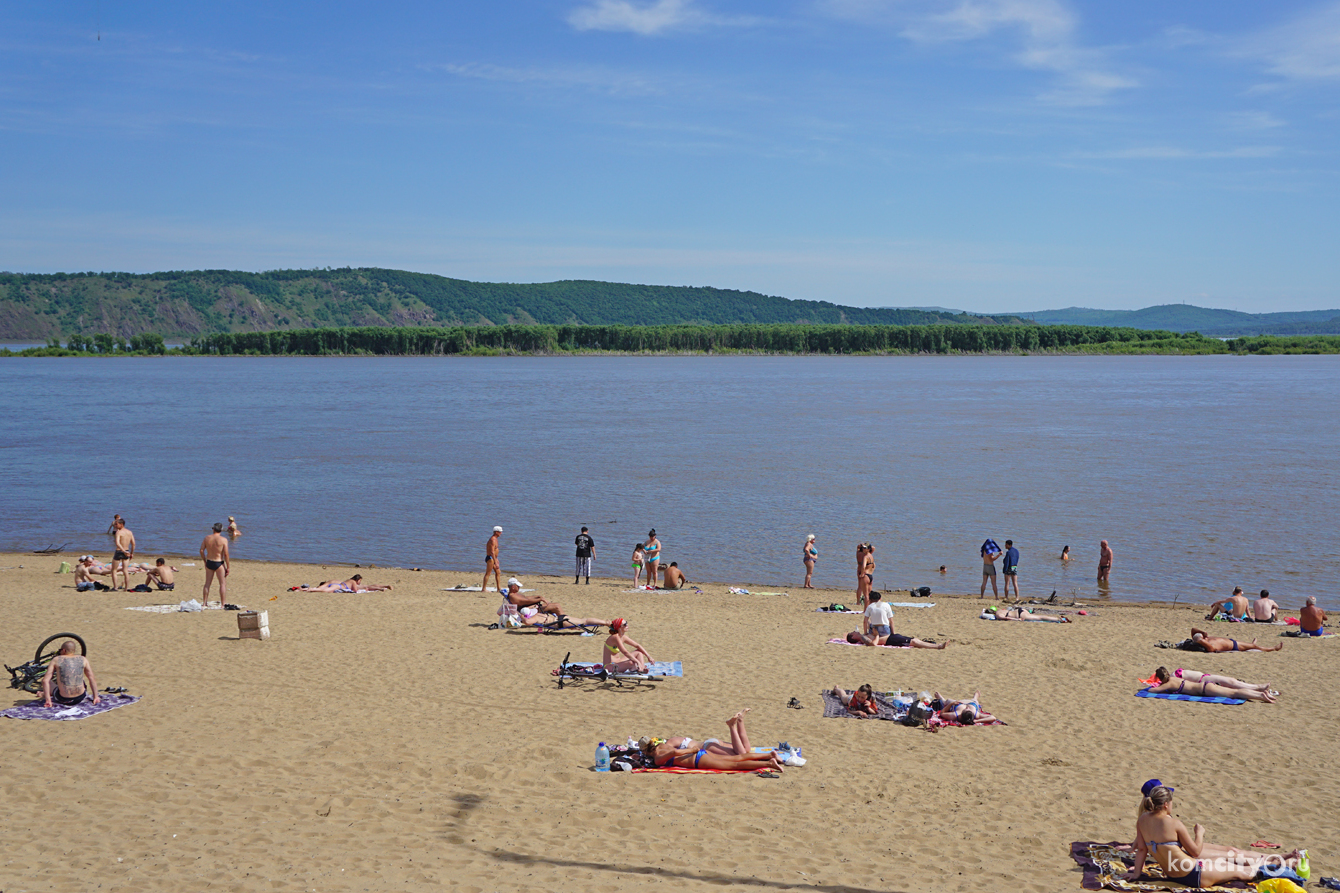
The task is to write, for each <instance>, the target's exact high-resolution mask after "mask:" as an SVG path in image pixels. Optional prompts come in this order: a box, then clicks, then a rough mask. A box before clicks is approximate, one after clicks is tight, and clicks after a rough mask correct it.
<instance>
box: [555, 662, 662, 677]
mask: <svg viewBox="0 0 1340 893" xmlns="http://www.w3.org/2000/svg"><path fill="white" fill-rule="evenodd" d="M568 666H570V667H581V668H583V669H591V670H594V669H597V668H598V667H599V666H600V664H598V663H586V662H584V661H572V662H571V663H569V664H568ZM628 675H634V674H628ZM646 675H648V676H679V677H683V675H684V663H683V661H678V660H658V661H655V662H654V663H651V664H648V665H647V672H646Z"/></svg>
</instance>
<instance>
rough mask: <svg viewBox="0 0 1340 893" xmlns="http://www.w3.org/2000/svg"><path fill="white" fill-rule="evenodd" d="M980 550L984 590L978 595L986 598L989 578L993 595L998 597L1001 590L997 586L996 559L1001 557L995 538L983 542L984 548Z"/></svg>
mask: <svg viewBox="0 0 1340 893" xmlns="http://www.w3.org/2000/svg"><path fill="white" fill-rule="evenodd" d="M979 551H980V552H981V553H982V591H981V594H980V595H978V596H977V597H978V598H984V597H985V596H986V581H987V580H990V581H991V595H992V597H997V596H999V595H1000V590H999V589H997V588H996V559H997V558H999V557H1000V550H999V549H998V548H997V547H996V541H995V540H987V541H986V542H984V543H982V548H981V549H980V550H979ZM1015 588H1018V587H1017V586H1016V587H1015Z"/></svg>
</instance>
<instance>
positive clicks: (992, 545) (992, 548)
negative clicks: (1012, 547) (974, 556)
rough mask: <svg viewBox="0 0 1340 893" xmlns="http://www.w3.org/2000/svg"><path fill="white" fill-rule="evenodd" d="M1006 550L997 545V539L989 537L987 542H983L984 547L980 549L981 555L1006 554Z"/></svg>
mask: <svg viewBox="0 0 1340 893" xmlns="http://www.w3.org/2000/svg"><path fill="white" fill-rule="evenodd" d="M1004 552H1005V550H1004V549H1002V548H1001V547H1000V546H997V545H996V541H995V540H993V539H991V538H990V537H987V540H986V542H984V543H982V548H981V549H979V550H978V553H979V554H981V555H994V554H997V553H1000V554H1004Z"/></svg>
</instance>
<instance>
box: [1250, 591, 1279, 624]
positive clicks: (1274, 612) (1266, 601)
mask: <svg viewBox="0 0 1340 893" xmlns="http://www.w3.org/2000/svg"><path fill="white" fill-rule="evenodd" d="M1279 611H1280V606H1279V605H1277V604H1275V600H1274V599H1273V598H1271V597H1270V590H1269V589H1262V590H1261V594H1260V595H1259V596H1257V599H1256V601H1254V602H1252V620H1253V621H1255V622H1256V623H1275V622H1277V621H1278V620H1279Z"/></svg>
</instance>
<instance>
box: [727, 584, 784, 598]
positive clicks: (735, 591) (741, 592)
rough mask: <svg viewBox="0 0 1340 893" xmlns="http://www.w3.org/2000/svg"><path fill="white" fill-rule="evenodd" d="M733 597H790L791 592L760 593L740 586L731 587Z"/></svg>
mask: <svg viewBox="0 0 1340 893" xmlns="http://www.w3.org/2000/svg"><path fill="white" fill-rule="evenodd" d="M730 593H731V595H784V596H787V597H790V595H791V593H789V592H760V591H759V590H757V589H741V588H740V587H738V586H732V587H730Z"/></svg>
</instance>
